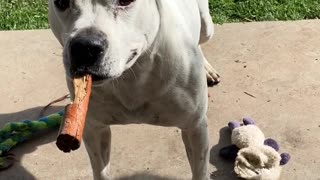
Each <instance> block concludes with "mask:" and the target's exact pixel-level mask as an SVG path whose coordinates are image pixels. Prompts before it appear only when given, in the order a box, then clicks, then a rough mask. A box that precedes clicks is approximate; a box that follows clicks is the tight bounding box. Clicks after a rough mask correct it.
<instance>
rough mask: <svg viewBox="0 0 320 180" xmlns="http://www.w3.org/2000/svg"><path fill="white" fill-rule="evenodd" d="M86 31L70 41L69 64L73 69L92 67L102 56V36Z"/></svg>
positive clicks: (103, 50) (104, 41)
mask: <svg viewBox="0 0 320 180" xmlns="http://www.w3.org/2000/svg"><path fill="white" fill-rule="evenodd" d="M88 31H89V30H87V31H84V32H80V33H79V34H78V35H76V36H75V37H74V38H72V40H71V41H70V58H71V64H72V65H73V66H75V67H81V66H91V65H94V64H95V63H96V62H99V61H101V59H102V58H103V56H104V53H105V49H106V40H105V38H104V36H103V35H102V33H98V32H96V31H92V30H90V31H89V32H88Z"/></svg>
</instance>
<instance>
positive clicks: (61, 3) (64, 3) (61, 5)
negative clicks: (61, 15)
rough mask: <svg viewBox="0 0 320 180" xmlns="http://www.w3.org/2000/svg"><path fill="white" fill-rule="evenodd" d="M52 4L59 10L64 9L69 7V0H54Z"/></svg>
mask: <svg viewBox="0 0 320 180" xmlns="http://www.w3.org/2000/svg"><path fill="white" fill-rule="evenodd" d="M54 5H55V6H56V7H57V8H58V9H59V10H60V11H65V10H66V9H68V8H69V7H70V0H54Z"/></svg>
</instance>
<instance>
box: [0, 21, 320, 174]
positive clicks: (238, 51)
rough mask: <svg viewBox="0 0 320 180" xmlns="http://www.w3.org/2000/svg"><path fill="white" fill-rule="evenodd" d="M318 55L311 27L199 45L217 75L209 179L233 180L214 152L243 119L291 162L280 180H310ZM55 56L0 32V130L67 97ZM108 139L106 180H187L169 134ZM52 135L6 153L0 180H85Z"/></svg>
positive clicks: (84, 169)
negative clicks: (11, 160)
mask: <svg viewBox="0 0 320 180" xmlns="http://www.w3.org/2000/svg"><path fill="white" fill-rule="evenodd" d="M319 47H320V21H319V20H313V21H297V22H263V23H245V24H242V23H239V24H225V25H222V26H220V25H218V26H216V36H215V37H214V39H213V40H212V41H211V42H210V43H209V44H207V45H205V46H204V49H205V53H206V55H207V57H208V59H209V61H210V62H211V63H212V64H213V65H214V66H215V68H216V69H217V70H218V71H219V72H220V74H221V76H222V81H221V83H220V84H219V85H218V86H216V87H214V88H211V89H210V94H211V97H210V104H209V112H208V117H209V129H210V138H211V140H210V141H211V142H210V144H211V147H210V148H211V150H210V154H211V158H210V163H211V167H210V171H211V172H212V173H213V176H212V178H213V179H217V180H229V179H236V178H235V176H234V175H233V173H232V163H228V162H225V161H224V160H222V159H220V158H219V157H218V151H219V149H220V148H221V147H223V146H225V145H228V144H229V143H230V140H229V131H227V130H226V128H224V127H225V126H226V124H227V123H228V121H230V120H233V119H237V120H239V119H241V118H242V117H244V116H251V117H253V118H254V119H255V120H256V121H257V123H258V125H259V126H260V127H261V129H262V130H263V131H264V133H265V134H266V136H267V137H272V138H275V139H276V140H277V141H278V142H279V144H280V146H281V150H280V151H281V152H289V153H290V154H291V155H292V159H291V161H290V162H289V164H288V165H286V166H285V167H284V169H283V173H282V174H283V175H282V179H283V180H288V179H289V180H319V179H320V171H319V169H320V160H319V159H320V114H319V112H320V108H319V106H320V48H319ZM61 51H62V49H61V47H60V45H59V44H58V42H57V41H56V40H55V39H54V37H53V36H52V34H51V32H50V31H48V30H40V31H20V32H0V54H1V58H0V77H1V78H0V85H1V87H0V97H1V103H0V125H1V126H2V125H3V124H4V123H5V122H8V121H18V120H22V119H34V118H37V116H38V114H39V112H40V110H41V108H42V107H43V106H44V105H46V104H47V103H48V102H50V101H52V100H53V99H56V98H58V97H61V96H63V95H65V94H66V93H67V89H66V86H65V82H64V70H63V66H62V63H61ZM245 92H246V93H249V94H252V95H254V96H255V98H254V97H251V96H248V95H247V94H245ZM66 103H67V102H62V103H59V104H57V105H55V106H54V107H52V108H50V109H49V111H48V113H51V112H56V111H59V110H61V109H62V108H63V106H64V105H65V104H66ZM112 131H113V139H112V145H113V146H112V157H111V158H112V159H111V168H112V175H113V177H114V179H117V180H127V179H139V180H141V179H156V180H162V179H163V180H164V179H169V180H170V179H190V177H191V174H190V170H189V166H188V163H187V159H186V155H185V151H184V148H183V144H182V142H181V138H180V133H179V131H178V130H177V129H175V128H161V127H153V126H147V125H130V126H121V127H120V126H114V127H113V128H112ZM56 133H57V132H56V131H54V132H49V133H47V134H44V135H42V136H39V137H35V138H34V139H33V140H31V141H28V142H27V143H24V144H22V145H20V146H19V147H17V148H15V149H14V151H13V152H14V153H15V154H16V159H17V162H16V163H15V165H14V166H13V167H12V168H11V169H9V170H6V171H2V172H0V179H1V180H2V179H10V180H11V179H12V180H20V179H26V180H29V179H31V180H32V179H40V180H51V179H52V180H56V179H59V180H60V179H61V180H78V179H79V180H80V179H81V180H87V179H91V178H92V176H91V169H90V165H89V161H88V157H87V154H86V152H85V149H84V146H82V147H81V149H80V150H78V151H76V152H73V153H71V154H63V153H62V152H60V151H59V150H58V149H57V148H56V146H55V137H56ZM146 134H147V135H146Z"/></svg>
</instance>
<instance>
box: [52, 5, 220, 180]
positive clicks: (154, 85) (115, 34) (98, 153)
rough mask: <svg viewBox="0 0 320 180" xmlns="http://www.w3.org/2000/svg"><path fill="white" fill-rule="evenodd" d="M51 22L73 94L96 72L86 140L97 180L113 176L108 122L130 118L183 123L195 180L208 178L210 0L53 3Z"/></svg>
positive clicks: (212, 75)
mask: <svg viewBox="0 0 320 180" xmlns="http://www.w3.org/2000/svg"><path fill="white" fill-rule="evenodd" d="M49 22H50V25H51V29H52V31H53V33H54V34H55V36H56V37H57V39H58V40H59V42H60V43H61V44H62V45H63V47H64V53H63V54H64V56H63V57H64V58H63V62H64V65H65V69H66V74H67V84H68V87H69V90H70V92H71V93H72V92H73V90H72V86H71V78H72V77H74V76H78V75H83V74H91V75H92V76H93V80H94V83H93V84H94V87H93V88H92V95H91V99H90V104H89V110H88V117H87V121H86V125H85V130H84V142H85V145H86V149H87V151H88V154H89V157H90V160H91V165H92V168H93V173H94V179H110V175H109V167H110V162H109V159H110V144H111V132H110V125H114V124H131V123H136V124H138V123H139V124H140V123H145V124H152V125H159V126H167V127H173V126H174V127H178V128H180V129H181V131H182V139H183V142H184V144H185V147H186V151H187V156H188V159H189V163H190V166H191V170H192V176H193V177H192V179H193V180H207V179H209V177H208V172H207V167H208V162H209V152H208V150H209V139H208V130H207V117H206V112H207V105H208V102H207V101H208V92H207V80H208V81H209V82H210V81H211V82H212V81H218V75H217V73H216V72H215V71H214V69H213V68H212V67H211V66H210V64H209V63H208V62H207V60H206V59H205V57H204V55H203V54H202V51H201V49H200V45H199V44H201V43H203V42H206V41H208V40H209V39H210V38H211V37H212V35H213V24H212V21H211V17H210V14H209V9H208V0H188V2H186V1H185V0H49ZM206 74H207V78H206Z"/></svg>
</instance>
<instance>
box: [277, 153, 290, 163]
mask: <svg viewBox="0 0 320 180" xmlns="http://www.w3.org/2000/svg"><path fill="white" fill-rule="evenodd" d="M280 156H281V160H280V165H281V166H283V165H286V164H287V163H288V162H289V160H290V158H291V156H290V154H288V153H282V154H280Z"/></svg>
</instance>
